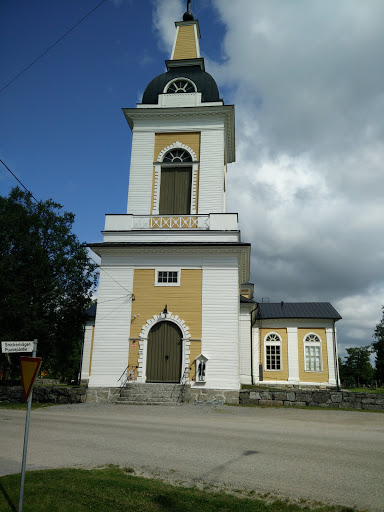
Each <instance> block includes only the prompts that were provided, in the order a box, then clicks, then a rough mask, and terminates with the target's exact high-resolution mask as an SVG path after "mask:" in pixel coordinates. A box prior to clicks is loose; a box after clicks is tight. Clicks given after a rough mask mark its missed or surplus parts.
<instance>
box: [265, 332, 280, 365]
mask: <svg viewBox="0 0 384 512" xmlns="http://www.w3.org/2000/svg"><path fill="white" fill-rule="evenodd" d="M264 346H265V351H264V352H265V369H266V370H274V371H276V370H277V371H280V370H281V369H282V362H281V337H280V336H279V335H278V334H276V333H275V332H270V333H269V334H267V336H266V337H265V341H264Z"/></svg>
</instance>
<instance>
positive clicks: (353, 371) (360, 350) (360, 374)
mask: <svg viewBox="0 0 384 512" xmlns="http://www.w3.org/2000/svg"><path fill="white" fill-rule="evenodd" d="M346 351H347V353H348V355H347V356H345V358H344V359H345V361H344V363H343V364H342V367H341V368H342V377H343V380H344V382H345V383H348V384H349V385H350V386H353V385H356V384H357V386H358V387H360V386H361V385H362V384H371V382H372V380H373V376H374V369H373V367H372V365H371V362H370V354H371V347H370V346H369V345H368V346H367V347H352V348H347V349H346Z"/></svg>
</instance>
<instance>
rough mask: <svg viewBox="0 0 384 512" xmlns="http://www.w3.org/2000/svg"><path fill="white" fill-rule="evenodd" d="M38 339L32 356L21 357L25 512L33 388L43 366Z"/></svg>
mask: <svg viewBox="0 0 384 512" xmlns="http://www.w3.org/2000/svg"><path fill="white" fill-rule="evenodd" d="M36 351H37V340H34V341H33V352H32V357H20V366H21V380H22V384H23V392H24V397H25V399H26V400H28V405H27V415H26V419H25V432H24V447H23V462H22V464H21V479H20V495H19V511H18V512H23V496H24V480H25V466H26V461H27V448H28V433H29V422H30V418H31V405H32V388H33V383H34V381H35V378H36V375H37V373H38V371H39V369H40V366H41V358H40V357H36Z"/></svg>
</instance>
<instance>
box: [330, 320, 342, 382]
mask: <svg viewBox="0 0 384 512" xmlns="http://www.w3.org/2000/svg"><path fill="white" fill-rule="evenodd" d="M332 338H333V356H334V359H335V373H336V389H337V391H340V382H339V359H338V357H337V347H336V320H335V319H334V320H333V329H332Z"/></svg>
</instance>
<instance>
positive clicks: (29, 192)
mask: <svg viewBox="0 0 384 512" xmlns="http://www.w3.org/2000/svg"><path fill="white" fill-rule="evenodd" d="M0 162H1V163H2V164H3V165H4V167H5V168H6V169H7V170H8V171H9V172H10V173H11V174H12V176H13V177H14V178H15V179H16V180H17V181H18V182H19V183H20V185H21V186H22V187H23V188H24V189H25V190H26V191H27V192H28V194H29V195H30V196H31V197H32V199H34V200H35V201H36V203H38V202H39V201H38V200H37V199H36V197H33V194H32V192H31V191H30V190H28V189H27V187H25V186H24V185H23V184H22V183H21V181H20V180H19V178H18V177H17V176H15V174H13V172H12V171H11V169H10V168H9V167H8V165H5V163H4V162H3V161H2V160H1V159H0Z"/></svg>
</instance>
